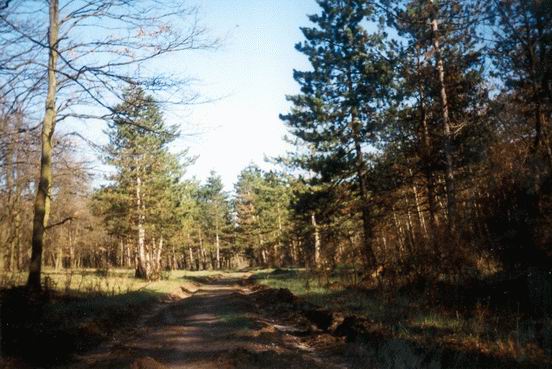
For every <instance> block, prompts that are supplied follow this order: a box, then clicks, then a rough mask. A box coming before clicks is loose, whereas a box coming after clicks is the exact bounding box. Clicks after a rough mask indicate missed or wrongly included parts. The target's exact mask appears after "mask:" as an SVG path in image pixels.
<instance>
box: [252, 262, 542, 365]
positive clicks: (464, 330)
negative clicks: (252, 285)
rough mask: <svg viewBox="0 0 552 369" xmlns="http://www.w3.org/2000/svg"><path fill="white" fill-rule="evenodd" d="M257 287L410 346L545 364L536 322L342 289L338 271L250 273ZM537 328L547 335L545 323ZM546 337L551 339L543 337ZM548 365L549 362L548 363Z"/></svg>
mask: <svg viewBox="0 0 552 369" xmlns="http://www.w3.org/2000/svg"><path fill="white" fill-rule="evenodd" d="M254 274H255V279H256V281H257V283H259V284H262V285H266V286H268V287H271V288H287V289H289V290H290V291H291V292H292V293H294V294H295V295H296V296H299V297H301V298H303V299H304V300H306V301H308V302H310V303H313V304H316V305H318V306H321V307H325V308H327V309H330V310H333V311H338V312H342V313H343V314H345V315H355V316H360V317H365V318H368V319H370V321H372V322H373V324H374V326H376V327H381V328H382V329H385V330H386V331H387V332H391V334H393V335H394V336H396V337H401V338H405V339H409V340H414V341H419V342H426V343H428V342H429V343H432V342H433V343H439V344H442V345H449V346H453V347H456V348H462V349H473V348H474V347H475V348H477V350H480V351H485V352H487V353H492V354H495V355H499V356H503V357H508V358H515V359H525V358H528V357H532V358H533V359H535V360H542V359H543V357H544V358H546V356H547V354H546V352H545V351H544V350H543V349H544V348H543V347H539V346H538V344H537V343H536V342H537V340H536V329H535V328H533V327H535V326H536V325H537V323H538V322H536V321H534V320H531V319H528V318H524V317H522V316H520V315H518V316H514V315H512V314H504V315H500V314H494V313H493V312H491V311H490V310H489V309H487V308H485V307H484V306H476V308H475V309H474V310H473V311H471V312H469V313H466V312H464V313H459V312H458V311H455V310H453V311H451V309H450V308H446V307H444V306H440V305H438V304H432V303H431V302H430V301H429V300H428V299H426V298H425V297H424V296H415V295H408V294H400V293H384V292H382V291H377V290H361V289H355V288H346V287H345V283H342V281H343V280H345V278H343V276H340V275H339V274H340V272H339V271H337V272H336V273H333V275H331V276H324V277H318V276H316V275H315V274H314V273H312V272H308V271H306V270H304V269H288V270H277V271H276V272H275V271H274V270H273V269H264V270H258V271H256V272H254ZM538 324H542V325H544V328H543V331H545V332H552V321H551V320H550V319H549V318H548V319H545V320H544V322H540V323H538ZM548 334H550V333H548ZM545 360H548V362H549V361H550V358H549V357H548V359H545Z"/></svg>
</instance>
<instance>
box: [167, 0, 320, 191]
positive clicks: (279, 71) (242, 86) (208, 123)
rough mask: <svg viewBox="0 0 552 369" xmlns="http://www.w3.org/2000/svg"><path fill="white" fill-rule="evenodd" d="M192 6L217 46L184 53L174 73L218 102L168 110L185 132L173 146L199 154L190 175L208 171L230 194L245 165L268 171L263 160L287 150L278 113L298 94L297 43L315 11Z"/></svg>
mask: <svg viewBox="0 0 552 369" xmlns="http://www.w3.org/2000/svg"><path fill="white" fill-rule="evenodd" d="M196 1H197V3H198V5H199V7H200V16H201V19H202V23H203V24H204V25H205V26H206V27H207V28H208V29H209V33H210V34H211V35H212V36H214V37H219V38H222V46H221V47H220V48H219V49H218V50H216V51H202V52H196V53H192V54H182V55H181V56H179V60H178V63H179V73H182V74H183V75H188V76H191V77H194V78H197V79H198V80H199V81H198V82H197V83H196V85H195V89H196V90H197V91H198V92H199V93H200V94H201V95H202V96H203V97H204V98H207V99H209V98H211V99H215V100H214V101H212V102H210V103H206V104H202V105H196V106H192V107H187V108H176V107H173V108H172V109H171V111H170V112H168V114H167V118H168V119H169V120H170V121H174V122H178V123H179V124H180V126H181V130H182V133H184V137H183V138H182V139H181V140H180V141H179V142H178V146H179V147H180V148H183V147H186V146H188V147H189V148H190V151H191V153H192V154H194V155H199V158H198V160H197V162H196V164H195V165H194V166H192V167H191V168H189V170H188V175H189V176H192V175H195V176H196V177H197V178H199V179H202V180H203V179H205V178H206V177H207V175H208V174H209V172H210V171H211V170H212V169H213V170H215V171H217V172H218V173H219V174H220V175H221V176H222V179H223V181H224V184H225V186H226V188H227V189H228V190H230V189H231V188H232V187H233V183H234V182H235V180H236V178H237V175H238V173H239V172H240V171H241V169H243V168H244V167H245V166H247V165H248V164H249V163H251V162H254V163H256V164H258V165H260V166H262V167H263V166H264V167H267V164H265V163H264V157H265V156H274V155H278V154H283V153H284V152H285V151H286V144H285V143H284V141H283V140H282V137H283V135H284V134H285V133H286V130H285V127H284V125H283V123H282V122H281V121H280V120H279V118H278V114H280V113H285V112H286V111H287V110H288V106H289V105H288V103H287V102H286V100H285V95H286V94H293V93H296V92H297V91H298V87H297V84H296V83H295V81H294V80H293V78H292V71H293V69H294V68H296V69H306V68H308V62H307V60H306V58H305V57H304V56H303V55H301V54H300V53H298V52H297V51H296V50H295V49H294V45H295V43H297V42H299V41H301V40H302V35H301V31H300V30H299V27H300V26H305V25H308V24H309V22H308V19H307V14H313V13H316V12H317V9H318V6H317V4H316V2H315V1H314V0H203V1H199V0H196ZM217 98H219V99H217ZM188 134H189V135H188Z"/></svg>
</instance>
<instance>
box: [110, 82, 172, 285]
mask: <svg viewBox="0 0 552 369" xmlns="http://www.w3.org/2000/svg"><path fill="white" fill-rule="evenodd" d="M115 110H116V111H117V112H118V115H117V119H115V120H114V121H113V122H111V123H110V125H109V130H108V131H107V134H108V136H109V140H110V142H109V145H108V146H107V148H106V150H107V158H106V159H107V160H106V161H107V163H108V164H110V165H112V166H114V167H115V173H114V175H113V176H112V177H111V178H110V179H111V181H112V185H111V186H109V187H107V188H106V191H107V193H108V194H109V196H110V200H111V209H110V211H108V212H107V213H108V214H110V215H111V218H112V219H114V218H116V217H118V216H125V217H126V218H127V219H128V220H129V223H130V225H129V226H130V228H131V229H132V232H134V233H135V239H136V240H137V265H136V277H139V278H144V279H158V278H159V273H160V267H161V266H160V262H161V253H162V250H163V246H164V242H165V241H166V239H167V237H169V236H170V235H169V234H168V230H169V229H170V224H177V223H178V220H177V219H176V218H175V213H176V207H177V206H178V202H179V200H178V197H177V194H178V191H177V185H178V182H179V179H180V177H181V175H182V168H181V166H180V164H179V161H178V158H177V157H175V156H174V155H173V154H171V153H170V152H169V151H168V145H169V144H170V142H172V141H173V140H174V138H175V137H176V135H177V131H176V129H175V127H173V126H167V125H166V124H165V123H164V121H163V116H162V114H161V112H160V110H159V107H158V106H157V104H156V103H155V101H154V99H153V98H152V97H151V96H148V95H146V94H145V92H144V91H143V90H142V89H141V88H140V87H139V86H134V87H133V88H131V89H129V90H127V91H125V96H124V101H123V103H121V104H119V105H118V106H116V107H115ZM113 214H117V215H115V216H114V215H113ZM173 231H174V229H173ZM133 238H134V237H133Z"/></svg>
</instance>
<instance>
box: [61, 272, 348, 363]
mask: <svg viewBox="0 0 552 369" xmlns="http://www.w3.org/2000/svg"><path fill="white" fill-rule="evenodd" d="M203 282H204V283H201V285H200V288H199V290H198V291H197V292H196V293H195V294H193V295H192V296H190V297H187V298H184V299H182V300H180V301H176V302H172V303H170V304H167V305H165V307H162V308H160V309H158V310H157V311H156V312H155V313H154V314H152V316H150V317H149V318H148V319H146V320H145V321H144V323H143V324H142V326H140V327H138V329H137V330H136V332H135V334H133V335H134V337H132V338H130V337H129V338H126V339H124V340H121V341H120V342H118V343H115V344H111V345H106V346H105V347H103V348H101V349H99V350H98V351H97V352H95V353H90V354H87V355H84V356H83V357H81V358H80V360H79V363H78V364H73V365H71V366H70V367H71V368H83V369H84V368H86V369H91V368H95V369H96V368H97V369H107V368H110V369H123V368H131V369H161V368H171V369H173V368H174V369H176V368H180V369H184V368H186V369H188V368H190V369H192V368H193V369H203V368H204V369H211V368H217V369H218V368H221V369H222V368H228V369H230V368H240V369H241V368H285V369H292V368H346V367H347V366H346V365H344V364H343V363H342V362H340V361H341V360H340V356H341V355H340V354H339V353H336V350H338V351H339V347H340V343H339V342H337V341H331V339H330V341H331V342H326V344H325V345H324V344H322V345H318V346H324V347H326V348H331V349H329V350H326V349H323V348H320V347H317V348H315V347H314V346H315V345H311V344H309V342H308V340H307V339H306V338H305V337H299V336H298V335H294V333H293V332H295V331H297V330H296V329H294V327H291V326H286V325H282V324H278V322H276V321H274V320H273V318H272V317H270V316H266V315H267V314H266V313H263V312H262V311H260V309H259V308H258V306H256V305H255V303H254V301H253V299H252V298H251V296H250V291H249V290H248V289H246V288H244V287H241V286H240V285H239V284H238V282H239V281H238V280H236V279H228V278H224V277H221V278H219V279H217V280H215V281H203Z"/></svg>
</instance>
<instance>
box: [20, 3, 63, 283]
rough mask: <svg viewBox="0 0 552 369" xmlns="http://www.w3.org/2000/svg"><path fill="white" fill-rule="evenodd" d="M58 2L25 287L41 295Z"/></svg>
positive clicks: (52, 18) (53, 6) (53, 8)
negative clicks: (29, 260) (27, 276)
mask: <svg viewBox="0 0 552 369" xmlns="http://www.w3.org/2000/svg"><path fill="white" fill-rule="evenodd" d="M58 5H59V4H58V0H50V6H49V26H48V93H47V95H46V106H45V113H44V121H43V123H42V134H41V159H40V177H39V180H38V186H37V191H36V196H35V201H34V219H33V233H32V244H31V263H30V265H29V278H28V280H27V287H28V288H29V289H30V290H33V291H40V289H41V286H40V275H41V272H42V250H43V248H44V234H45V231H46V226H47V225H48V217H49V215H50V188H51V185H52V137H53V135H54V129H55V122H56V91H57V76H56V68H57V59H58V53H57V47H58V17H59V9H58Z"/></svg>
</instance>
